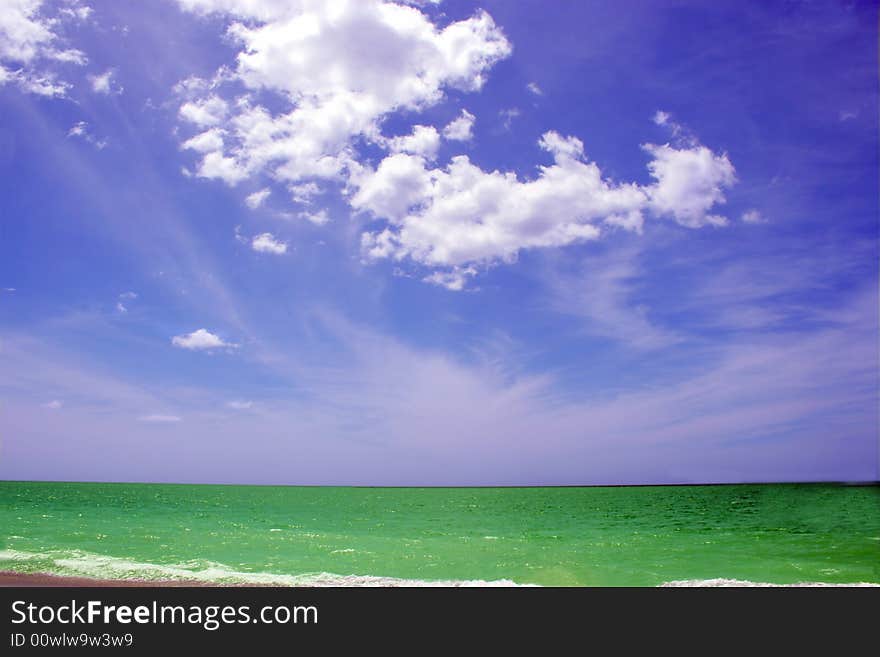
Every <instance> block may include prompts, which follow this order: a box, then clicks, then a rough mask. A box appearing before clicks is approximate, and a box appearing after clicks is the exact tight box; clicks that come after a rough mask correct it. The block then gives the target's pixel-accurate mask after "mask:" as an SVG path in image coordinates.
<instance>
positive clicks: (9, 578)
mask: <svg viewBox="0 0 880 657" xmlns="http://www.w3.org/2000/svg"><path fill="white" fill-rule="evenodd" d="M3 586H30V587H55V586H63V587H68V586H93V587H100V588H103V587H107V586H115V587H118V586H138V587H154V586H161V587H186V586H229V585H228V584H215V583H213V582H199V581H196V580H172V579H162V580H145V579H94V578H92V577H64V576H61V575H50V574H48V573H16V572H12V571H9V570H0V587H3Z"/></svg>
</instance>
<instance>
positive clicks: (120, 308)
mask: <svg viewBox="0 0 880 657" xmlns="http://www.w3.org/2000/svg"><path fill="white" fill-rule="evenodd" d="M116 312H118V313H119V314H120V315H124V314H125V313H127V312H128V308H126V307H125V305H124V304H123V303H122V302H121V301H117V302H116Z"/></svg>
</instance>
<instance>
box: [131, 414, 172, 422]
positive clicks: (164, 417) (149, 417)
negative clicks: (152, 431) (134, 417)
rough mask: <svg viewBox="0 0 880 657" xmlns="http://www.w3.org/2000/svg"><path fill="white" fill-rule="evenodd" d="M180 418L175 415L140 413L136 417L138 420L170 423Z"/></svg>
mask: <svg viewBox="0 0 880 657" xmlns="http://www.w3.org/2000/svg"><path fill="white" fill-rule="evenodd" d="M180 420H181V418H180V417H178V416H177V415H158V414H153V415H141V416H140V417H139V418H138V422H154V423H156V424H171V423H174V422H180Z"/></svg>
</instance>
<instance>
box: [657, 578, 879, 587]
mask: <svg viewBox="0 0 880 657" xmlns="http://www.w3.org/2000/svg"><path fill="white" fill-rule="evenodd" d="M660 586H680V587H705V586H708V587H719V586H728V587H737V586H745V587H748V586H772V587H792V586H795V587H798V586H880V584H872V583H870V582H858V583H855V584H831V583H827V582H798V583H796V584H769V583H767V582H751V581H749V580H746V579H726V578H724V577H717V578H715V579H679V580H675V581H672V582H664V583H663V584H661V585H660Z"/></svg>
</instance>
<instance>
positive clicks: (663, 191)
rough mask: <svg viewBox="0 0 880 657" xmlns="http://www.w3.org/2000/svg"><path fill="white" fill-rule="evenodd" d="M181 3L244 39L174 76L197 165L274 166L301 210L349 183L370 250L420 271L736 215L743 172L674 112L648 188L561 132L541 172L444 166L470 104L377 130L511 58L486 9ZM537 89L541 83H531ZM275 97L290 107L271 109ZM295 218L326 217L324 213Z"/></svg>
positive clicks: (654, 156)
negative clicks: (222, 61)
mask: <svg viewBox="0 0 880 657" xmlns="http://www.w3.org/2000/svg"><path fill="white" fill-rule="evenodd" d="M178 2H179V4H180V5H181V6H182V7H183V8H184V9H185V10H187V11H191V12H194V13H196V14H199V15H208V14H211V15H214V16H215V17H219V18H221V19H223V20H225V23H226V27H227V33H228V36H229V38H230V39H231V42H232V43H233V44H234V45H235V46H236V47H237V48H238V53H237V56H236V58H235V61H234V62H233V63H231V64H229V65H227V66H223V67H221V68H220V69H218V71H217V72H216V74H215V75H214V76H213V79H198V78H191V79H189V80H186V81H184V82H182V83H180V84H179V85H178V87H177V92H178V93H179V94H180V96H181V103H182V104H181V107H180V110H179V116H180V118H181V120H183V121H185V122H187V123H190V124H192V125H193V126H194V127H195V128H197V129H198V132H194V134H193V135H192V136H190V137H189V138H188V139H185V140H184V141H183V147H184V148H186V149H188V150H192V151H194V152H195V153H197V154H198V158H199V159H198V163H197V165H196V168H195V171H194V175H197V176H200V177H204V178H213V179H217V180H222V181H224V182H225V183H227V184H228V185H230V186H233V185H236V184H238V183H240V182H241V181H243V180H246V179H250V178H252V177H256V176H269V177H271V178H272V179H273V180H274V181H276V182H279V183H281V184H283V185H286V186H287V188H288V190H289V191H290V194H291V199H292V200H293V202H295V203H299V204H303V205H309V204H311V203H312V202H313V198H314V196H315V195H316V194H317V193H318V192H319V191H320V189H321V188H320V187H319V186H318V183H319V182H320V183H321V184H322V185H323V184H326V183H329V184H336V183H339V184H341V185H342V186H343V191H344V195H345V198H346V200H347V201H348V203H349V204H350V206H351V207H352V208H353V209H354V210H355V211H359V212H364V213H367V214H369V215H372V217H373V218H375V219H376V220H378V221H380V222H384V225H381V226H379V227H378V228H377V227H373V228H371V230H369V231H368V232H365V233H364V234H362V235H361V246H362V254H363V255H364V256H365V258H366V259H368V260H370V259H382V258H390V259H393V260H396V261H402V260H404V259H407V260H409V261H411V262H412V263H415V264H417V265H420V266H423V267H427V268H430V269H431V270H433V271H428V272H426V273H419V274H418V276H420V277H422V278H423V280H425V281H426V282H428V283H432V284H436V285H442V286H444V287H446V288H448V289H451V290H458V289H462V288H463V287H464V286H465V284H466V281H467V280H468V279H469V278H471V277H472V276H474V275H475V272H476V271H477V268H479V267H485V266H491V265H494V264H497V263H499V262H511V261H513V260H515V259H516V258H517V257H518V255H519V253H520V252H521V251H522V250H524V249H532V248H547V247H561V246H566V245H570V244H576V243H579V242H584V241H588V240H594V239H598V238H599V237H601V235H602V234H603V233H604V232H608V231H612V230H627V231H631V232H635V233H640V232H641V231H642V227H643V223H644V221H645V218H646V217H647V216H653V217H667V218H669V219H671V220H673V221H675V222H677V223H679V224H681V225H683V226H687V227H690V228H699V227H702V226H707V225H714V226H721V225H724V224H725V223H726V221H727V219H726V218H724V217H723V216H721V215H720V214H718V213H717V212H716V211H715V207H716V206H717V205H720V204H722V203H724V202H725V197H724V190H725V189H727V188H728V187H730V186H731V185H733V184H734V183H735V182H736V176H735V171H734V168H733V165H732V163H731V162H730V161H729V159H728V157H727V155H726V154H717V153H715V152H713V151H712V150H710V149H709V148H707V147H705V146H702V145H701V144H700V143H699V142H698V141H697V140H696V139H695V138H694V137H692V136H690V134H689V133H687V132H686V131H684V130H683V129H682V127H681V126H680V125H679V124H677V123H675V122H674V121H673V120H672V119H671V116H670V115H669V113H667V112H662V111H658V112H657V113H656V114H655V115H654V117H653V118H654V122H655V123H657V124H658V125H661V126H664V127H665V128H666V129H667V130H671V131H672V137H673V142H674V143H672V144H662V145H656V144H643V145H642V148H643V149H644V151H645V152H646V153H647V154H648V155H649V156H650V160H649V162H648V164H647V168H648V172H649V174H650V176H651V178H652V182H651V183H650V184H641V183H636V182H618V181H612V180H610V179H608V178H607V177H605V176H603V174H602V171H601V170H600V168H599V167H598V165H597V164H595V163H593V162H590V161H589V160H588V159H587V158H586V156H585V155H584V150H583V144H582V142H581V141H580V140H579V139H577V138H576V137H573V136H563V135H560V134H558V133H556V132H554V131H548V132H545V133H544V135H543V136H542V137H541V140H540V142H539V145H540V147H541V148H542V149H543V150H544V151H546V152H547V153H549V154H550V156H551V157H552V162H551V163H550V164H545V165H543V166H539V167H538V172H537V175H536V176H535V177H533V178H523V177H522V176H521V175H518V174H517V173H514V172H510V171H501V170H494V171H486V170H483V169H481V168H480V167H478V166H476V165H475V164H473V163H472V162H471V161H470V159H469V158H468V157H467V156H464V155H458V156H454V157H452V158H451V160H450V161H449V162H448V163H446V164H444V165H443V166H437V165H435V164H434V160H435V158H436V156H437V153H438V149H439V142H440V137H441V135H442V137H443V138H445V139H447V140H449V141H450V142H456V141H459V142H461V141H467V140H469V139H472V137H473V126H474V122H475V117H474V115H473V114H471V113H470V112H468V111H467V110H462V112H461V114H460V115H459V116H458V117H457V118H455V119H454V120H453V121H452V122H450V123H449V124H448V125H446V126H445V127H443V128H442V130H439V131H438V129H437V128H435V127H433V126H428V125H415V126H414V127H413V128H412V129H411V132H410V133H409V134H401V135H392V136H385V135H383V133H382V129H381V128H382V123H383V121H384V119H385V118H386V117H387V116H389V115H390V114H391V113H394V112H399V111H402V110H409V111H420V110H424V109H426V108H427V107H430V106H432V105H434V104H436V103H438V102H440V101H441V100H442V99H443V98H444V94H445V92H446V91H447V90H448V89H453V88H454V89H460V90H465V91H477V90H479V89H480V88H481V87H482V85H483V83H484V81H485V78H486V75H487V74H488V72H489V70H490V69H491V68H492V66H493V65H494V64H495V63H496V62H497V61H499V60H501V59H503V58H505V57H507V56H508V55H509V54H510V52H511V46H510V44H509V43H508V41H507V39H506V38H505V36H504V34H503V33H502V31H501V30H500V29H499V28H498V27H497V26H496V25H495V24H494V21H493V20H492V18H491V17H490V16H489V15H488V14H487V13H485V12H482V11H480V12H477V13H476V14H474V15H473V16H471V17H470V18H467V19H465V20H459V21H454V22H451V23H448V24H446V25H445V26H442V27H441V26H440V25H439V24H436V23H435V22H434V19H433V18H432V16H433V15H432V14H431V13H430V12H429V13H426V12H425V11H422V9H420V8H419V7H418V6H405V5H402V4H399V3H389V2H382V1H380V0H363V1H362V2H350V3H334V4H331V3H324V2H317V1H313V0H300V1H298V2H281V1H280V0H178ZM528 90H529V91H530V92H531V93H532V94H535V95H540V94H541V93H542V92H541V90H540V88H539V87H538V85H537V84H536V83H530V84H529V85H528ZM269 96H271V97H274V98H275V99H278V98H280V99H281V100H283V101H285V102H284V103H282V104H279V105H274V104H273V109H270V108H269V107H268V103H267V102H266V98H267V97H269ZM274 107H285V108H287V109H280V110H279V109H274ZM515 116H516V110H507V112H506V114H505V113H502V115H501V118H502V120H503V123H502V125H504V124H507V125H509V124H510V121H512V120H513V119H514V118H515ZM364 144H372V145H375V146H378V147H380V148H383V149H385V150H386V151H387V154H386V155H385V157H383V158H382V159H381V160H380V161H379V162H378V164H373V163H372V162H370V161H367V160H365V159H362V158H361V156H360V154H359V150H358V149H359V148H361V147H362V146H363V145H364ZM325 181H326V183H325ZM258 194H259V192H258ZM257 198H259V197H255V196H254V195H251V196H250V197H248V199H247V200H246V203H248V204H250V203H251V202H253V203H257ZM286 216H290V217H299V218H303V219H306V220H308V221H311V222H313V223H315V224H323V223H325V222H326V220H327V214H326V211H325V210H318V211H312V210H311V209H310V210H308V211H304V212H299V213H298V214H295V213H288V214H287V215H286ZM263 237H265V239H261V238H263ZM258 239H260V240H261V244H262V247H263V248H262V249H260V250H264V251H268V252H273V253H279V252H281V251H280V250H279V249H280V248H281V246H286V245H280V246H279V244H280V243H277V242H276V241H275V240H274V238H273V237H271V235H270V234H268V233H266V234H263V235H258V236H257V237H255V238H253V240H252V242H251V243H252V247H253V248H255V249H256V248H257V246H256V240H258Z"/></svg>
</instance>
